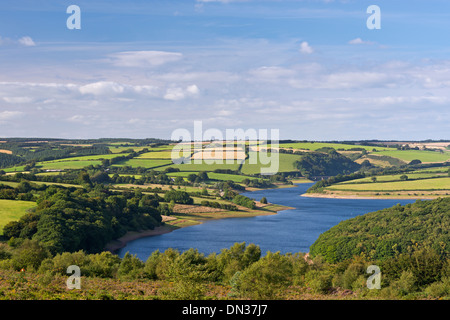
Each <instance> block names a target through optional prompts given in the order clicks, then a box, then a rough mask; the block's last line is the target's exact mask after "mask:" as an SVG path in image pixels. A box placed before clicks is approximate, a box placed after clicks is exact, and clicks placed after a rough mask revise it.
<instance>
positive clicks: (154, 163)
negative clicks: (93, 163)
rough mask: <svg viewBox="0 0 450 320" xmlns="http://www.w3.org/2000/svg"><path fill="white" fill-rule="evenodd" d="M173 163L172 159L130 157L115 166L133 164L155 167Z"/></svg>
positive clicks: (133, 165) (132, 165) (134, 165)
mask: <svg viewBox="0 0 450 320" xmlns="http://www.w3.org/2000/svg"><path fill="white" fill-rule="evenodd" d="M170 164H172V160H154V159H129V160H126V161H123V162H120V163H117V164H114V165H113V166H115V167H123V166H131V167H142V168H155V167H160V166H167V165H170Z"/></svg>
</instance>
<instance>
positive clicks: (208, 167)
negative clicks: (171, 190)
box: [158, 161, 240, 172]
mask: <svg viewBox="0 0 450 320" xmlns="http://www.w3.org/2000/svg"><path fill="white" fill-rule="evenodd" d="M223 162H224V163H223V164H220V163H212V164H208V163H205V162H202V163H201V164H196V163H194V162H193V161H192V162H191V163H189V164H187V163H186V164H172V165H170V166H168V167H172V168H178V169H180V171H196V172H200V171H206V172H211V171H214V170H216V169H225V170H226V169H229V170H233V171H234V170H238V169H239V166H240V164H239V163H236V161H235V163H233V164H227V163H226V162H225V161H223ZM166 168H167V167H162V168H158V170H164V169H166Z"/></svg>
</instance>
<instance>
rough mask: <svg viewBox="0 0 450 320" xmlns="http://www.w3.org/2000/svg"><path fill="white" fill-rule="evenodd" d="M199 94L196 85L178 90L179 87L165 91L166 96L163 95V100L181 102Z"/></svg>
mask: <svg viewBox="0 0 450 320" xmlns="http://www.w3.org/2000/svg"><path fill="white" fill-rule="evenodd" d="M199 93H200V90H199V88H198V87H197V85H195V84H194V85H190V86H187V87H186V88H180V87H174V88H168V89H167V91H166V94H165V95H164V99H166V100H172V101H178V100H183V99H185V98H187V97H193V96H196V95H198V94H199Z"/></svg>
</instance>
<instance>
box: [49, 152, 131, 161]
mask: <svg viewBox="0 0 450 320" xmlns="http://www.w3.org/2000/svg"><path fill="white" fill-rule="evenodd" d="M127 155H129V153H124V154H123V156H127ZM116 157H118V155H117V154H99V155H89V156H81V157H73V158H62V159H57V160H52V162H68V161H86V160H101V159H112V158H116ZM41 163H42V162H41Z"/></svg>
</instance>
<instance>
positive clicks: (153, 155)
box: [135, 151, 172, 160]
mask: <svg viewBox="0 0 450 320" xmlns="http://www.w3.org/2000/svg"><path fill="white" fill-rule="evenodd" d="M135 159H169V160H170V159H172V152H170V151H151V152H147V153H143V154H141V155H139V156H138V157H136V158H135Z"/></svg>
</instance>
